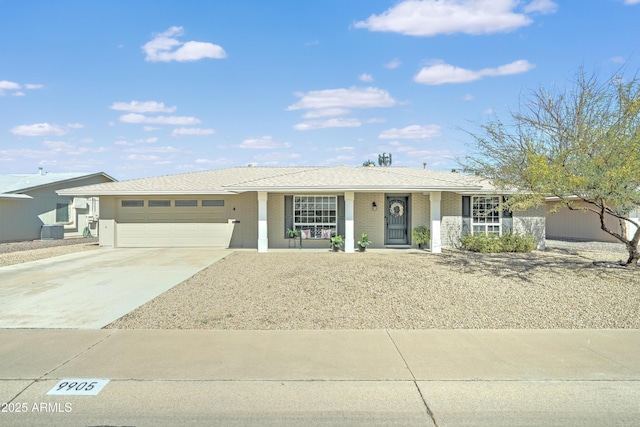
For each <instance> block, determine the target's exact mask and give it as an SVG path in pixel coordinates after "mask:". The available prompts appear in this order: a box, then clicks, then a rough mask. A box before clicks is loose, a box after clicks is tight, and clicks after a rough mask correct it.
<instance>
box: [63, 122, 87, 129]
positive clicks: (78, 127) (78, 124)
mask: <svg viewBox="0 0 640 427" xmlns="http://www.w3.org/2000/svg"><path fill="white" fill-rule="evenodd" d="M67 127H69V128H71V129H82V128H83V127H84V125H82V124H80V123H67Z"/></svg>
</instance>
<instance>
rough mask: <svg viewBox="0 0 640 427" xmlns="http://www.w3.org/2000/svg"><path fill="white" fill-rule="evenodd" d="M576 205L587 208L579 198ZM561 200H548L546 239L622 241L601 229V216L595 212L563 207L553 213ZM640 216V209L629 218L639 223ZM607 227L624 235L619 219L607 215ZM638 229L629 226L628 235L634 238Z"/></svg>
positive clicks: (555, 198) (550, 198)
mask: <svg viewBox="0 0 640 427" xmlns="http://www.w3.org/2000/svg"><path fill="white" fill-rule="evenodd" d="M573 199H574V201H573V203H574V205H575V206H576V207H577V208H580V207H582V208H584V207H586V206H587V204H586V203H585V202H582V201H580V200H579V199H578V198H577V197H575V198H573ZM559 200H560V199H558V198H557V197H548V198H547V202H546V204H547V221H546V238H547V239H568V240H582V241H596V242H615V243H620V240H618V239H616V238H615V237H613V236H612V235H611V234H609V233H607V232H605V231H603V230H602V229H601V228H600V216H599V215H598V214H597V213H595V212H590V211H586V210H570V209H569V208H566V207H563V208H561V209H560V210H558V211H557V212H553V213H552V212H551V210H552V209H553V208H554V206H555V205H556V204H557V203H558V201H559ZM639 216H640V208H638V209H637V210H635V211H633V212H631V213H630V215H629V217H630V218H631V219H635V221H636V222H637V221H638V217H639ZM605 225H606V226H607V227H608V228H609V229H610V230H612V231H614V232H616V233H622V230H621V228H620V223H619V221H618V219H617V218H616V217H614V216H611V215H609V214H606V215H605ZM635 230H636V228H635V227H634V226H633V225H632V224H627V235H628V236H633V233H635Z"/></svg>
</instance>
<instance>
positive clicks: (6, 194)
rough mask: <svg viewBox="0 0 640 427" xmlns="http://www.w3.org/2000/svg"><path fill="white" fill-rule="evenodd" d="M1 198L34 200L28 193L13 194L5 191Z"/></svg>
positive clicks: (0, 195)
mask: <svg viewBox="0 0 640 427" xmlns="http://www.w3.org/2000/svg"><path fill="white" fill-rule="evenodd" d="M0 199H4V200H32V199H33V197H31V196H29V195H28V194H13V193H10V194H8V193H4V194H0Z"/></svg>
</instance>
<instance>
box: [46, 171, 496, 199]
mask: <svg viewBox="0 0 640 427" xmlns="http://www.w3.org/2000/svg"><path fill="white" fill-rule="evenodd" d="M310 190H313V191H332V190H339V191H347V190H355V191H380V190H384V191H391V190H405V191H458V192H472V193H473V192H490V191H491V192H492V191H495V188H494V187H493V186H491V185H490V184H489V183H488V182H487V181H485V180H483V179H481V178H479V177H477V176H472V175H466V174H459V173H451V172H440V171H432V170H424V169H413V168H405V167H389V168H385V167H348V166H334V167H323V166H317V167H248V166H247V167H233V168H226V169H214V170H208V171H202V172H191V173H185V174H178V175H164V176H158V177H152V178H142V179H134V180H129V181H119V182H109V183H102V184H95V185H89V186H83V187H75V188H69V189H65V190H61V191H59V192H58V193H59V194H63V195H85V196H88V195H93V196H100V195H134V194H139V195H143V194H144V195H153V194H158V195H160V194H233V193H241V192H245V191H269V192H285V191H310Z"/></svg>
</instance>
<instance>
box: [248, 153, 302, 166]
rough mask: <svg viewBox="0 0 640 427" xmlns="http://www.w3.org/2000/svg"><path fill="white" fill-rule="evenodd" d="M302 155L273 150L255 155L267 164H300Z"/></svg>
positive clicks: (260, 161)
mask: <svg viewBox="0 0 640 427" xmlns="http://www.w3.org/2000/svg"><path fill="white" fill-rule="evenodd" d="M301 157H302V156H301V155H300V154H298V153H283V152H279V151H276V152H272V153H265V154H258V155H255V156H253V158H254V159H255V160H257V161H258V162H259V163H261V164H263V165H267V166H274V165H282V164H296V165H299V164H300V158H301Z"/></svg>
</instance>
